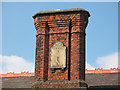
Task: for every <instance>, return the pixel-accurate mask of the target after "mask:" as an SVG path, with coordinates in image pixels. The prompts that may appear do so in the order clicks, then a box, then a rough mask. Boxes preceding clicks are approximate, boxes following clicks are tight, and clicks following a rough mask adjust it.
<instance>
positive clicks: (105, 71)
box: [0, 68, 120, 78]
mask: <svg viewBox="0 0 120 90" xmlns="http://www.w3.org/2000/svg"><path fill="white" fill-rule="evenodd" d="M99 73H120V69H118V68H110V69H103V68H98V69H95V70H87V69H86V70H85V74H99ZM24 76H26V77H29V76H35V73H29V72H21V73H14V72H10V73H7V74H0V77H2V78H5V77H24Z"/></svg>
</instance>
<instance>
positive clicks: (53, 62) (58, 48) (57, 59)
mask: <svg viewBox="0 0 120 90" xmlns="http://www.w3.org/2000/svg"><path fill="white" fill-rule="evenodd" d="M65 67H66V47H65V46H64V45H63V43H62V42H56V43H55V44H54V45H53V47H51V49H50V68H61V69H64V68H65Z"/></svg>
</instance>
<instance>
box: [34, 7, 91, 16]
mask: <svg viewBox="0 0 120 90" xmlns="http://www.w3.org/2000/svg"><path fill="white" fill-rule="evenodd" d="M81 11H82V12H86V13H88V16H90V14H89V12H88V11H87V10H85V9H82V8H70V9H55V10H45V11H39V12H38V13H36V14H34V15H33V16H32V17H33V18H35V17H36V16H37V15H43V14H54V13H67V12H81Z"/></svg>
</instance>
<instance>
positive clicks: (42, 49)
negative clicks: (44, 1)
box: [33, 8, 90, 88]
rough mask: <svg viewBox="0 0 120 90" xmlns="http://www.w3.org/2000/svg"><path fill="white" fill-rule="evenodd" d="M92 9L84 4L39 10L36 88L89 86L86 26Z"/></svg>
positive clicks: (35, 21) (37, 15) (36, 18)
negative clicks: (81, 5)
mask: <svg viewBox="0 0 120 90" xmlns="http://www.w3.org/2000/svg"><path fill="white" fill-rule="evenodd" d="M89 16H90V14H89V12H88V11H86V10H84V9H81V8H73V9H59V10H58V9H57V10H50V11H40V12H38V13H36V14H35V15H34V16H33V18H34V25H35V28H36V30H37V34H36V58H35V83H34V85H33V86H34V87H35V88H67V87H71V88H73V87H86V86H87V84H86V83H85V82H84V80H85V35H86V33H85V28H86V26H87V24H88V17H89Z"/></svg>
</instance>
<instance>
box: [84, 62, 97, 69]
mask: <svg viewBox="0 0 120 90" xmlns="http://www.w3.org/2000/svg"><path fill="white" fill-rule="evenodd" d="M85 64H86V65H85V66H86V69H87V70H94V69H95V68H94V67H93V66H91V65H90V64H88V63H87V62H86V63H85Z"/></svg>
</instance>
